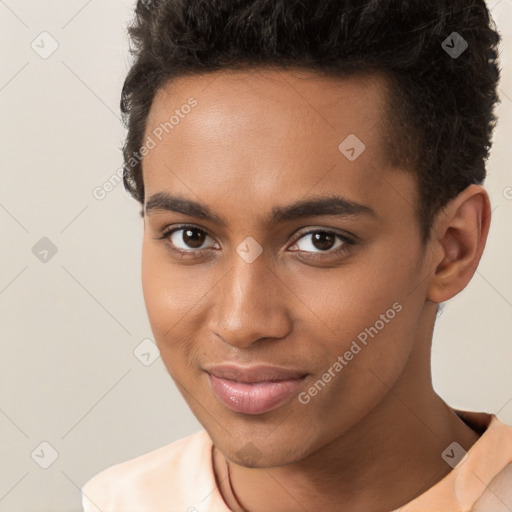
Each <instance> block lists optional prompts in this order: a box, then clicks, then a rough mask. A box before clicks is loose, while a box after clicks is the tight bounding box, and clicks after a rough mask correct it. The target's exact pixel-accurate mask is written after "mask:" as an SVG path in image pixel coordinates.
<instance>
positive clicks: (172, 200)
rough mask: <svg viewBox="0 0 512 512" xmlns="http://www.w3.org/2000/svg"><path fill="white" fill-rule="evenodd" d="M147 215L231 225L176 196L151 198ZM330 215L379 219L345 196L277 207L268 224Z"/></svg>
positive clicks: (209, 211)
mask: <svg viewBox="0 0 512 512" xmlns="http://www.w3.org/2000/svg"><path fill="white" fill-rule="evenodd" d="M144 211H145V212H146V213H150V212H153V211H172V212H177V213H182V214H183V215H188V216H189V217H195V218H198V219H206V220H209V221H211V222H213V223H216V224H219V225H221V226H226V225H227V222H226V220H225V219H224V218H222V217H221V216H220V215H218V214H217V213H216V212H214V211H213V210H211V209H210V208H209V207H208V206H206V205H204V204H201V203H198V202H197V201H193V200H191V199H186V198H183V197H180V196H173V195H171V194H168V193H166V192H158V193H156V194H153V195H152V196H151V197H149V199H148V200H147V202H146V204H145V208H144ZM327 215H333V216H339V217H353V216H359V215H366V216H372V217H376V214H375V211H374V210H373V209H372V208H370V207H369V206H366V205H363V204H360V203H356V202H354V201H351V200H349V199H346V198H344V197H341V196H336V195H333V196H325V197H317V198H313V199H307V200H301V201H296V202H295V203H292V204H289V205H285V206H274V207H273V208H272V211H271V213H270V214H269V216H268V217H267V223H268V224H278V223H283V222H288V221H291V220H295V219H301V218H304V217H316V216H327Z"/></svg>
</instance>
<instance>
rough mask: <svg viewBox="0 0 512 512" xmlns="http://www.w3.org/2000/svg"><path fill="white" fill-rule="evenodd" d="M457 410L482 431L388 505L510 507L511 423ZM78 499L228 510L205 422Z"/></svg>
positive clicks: (152, 511)
mask: <svg viewBox="0 0 512 512" xmlns="http://www.w3.org/2000/svg"><path fill="white" fill-rule="evenodd" d="M458 412H459V413H460V414H461V415H463V416H464V418H465V419H466V420H467V421H468V422H469V423H470V424H471V425H474V427H475V429H476V430H481V429H485V432H484V433H483V434H482V435H481V437H480V438H479V440H478V441H477V442H476V443H475V444H474V445H473V446H472V447H471V449H470V450H469V452H467V455H466V456H465V457H464V458H462V460H460V462H458V464H457V465H455V467H454V469H452V470H451V471H450V473H449V474H448V475H446V476H445V477H444V478H443V479H442V480H441V481H439V482H438V483H437V484H435V485H434V486H433V487H431V488H430V489H428V490H427V491H426V492H424V493H423V494H421V495H420V496H418V497H417V498H415V499H414V500H412V501H410V502H409V503H407V504H405V505H403V506H402V507H401V508H399V509H396V510H395V511H391V512H511V511H512V427H510V426H508V425H506V424H504V423H502V422H501V421H500V420H498V418H497V417H496V416H495V415H494V414H487V413H476V412H466V411H458ZM450 455H451V451H450V450H448V452H447V453H446V454H445V457H446V456H448V457H449V456H450ZM440 456H441V454H440ZM445 460H448V459H445ZM82 502H83V509H84V512H230V509H229V508H228V507H227V506H226V504H225V502H224V500H223V499H222V496H221V495H220V493H219V490H218V488H217V485H216V483H215V476H214V473H213V466H212V441H211V439H210V437H209V435H208V433H207V432H206V431H204V430H203V431H201V432H198V433H196V434H193V435H191V436H189V437H186V438H184V439H180V440H178V441H175V442H173V443H171V444H168V445H166V446H163V447H161V448H158V449H156V450H153V451H151V452H149V453H146V454H144V455H141V456H139V457H136V458H133V459H130V460H128V461H125V462H121V463H119V464H116V465H114V466H110V467H109V468H107V469H105V470H103V471H102V472H100V473H98V474H96V475H95V476H94V477H93V478H91V479H90V480H89V481H88V482H87V483H86V484H85V485H84V487H83V488H82ZM267 512H271V511H267Z"/></svg>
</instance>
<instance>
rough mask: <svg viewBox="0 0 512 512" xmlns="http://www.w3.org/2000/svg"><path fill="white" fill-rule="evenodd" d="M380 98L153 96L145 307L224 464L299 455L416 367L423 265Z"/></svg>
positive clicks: (306, 84) (249, 75)
mask: <svg viewBox="0 0 512 512" xmlns="http://www.w3.org/2000/svg"><path fill="white" fill-rule="evenodd" d="M385 94H386V88H385V82H384V79H383V78H382V77H378V76H369V77H362V76H358V77H352V78H348V79H347V78H343V79H334V78H326V77H320V76H318V75H315V74H313V73H306V72H303V71H290V70H287V71H284V70H279V71H276V70H271V69H266V70H258V71H256V70H251V71H247V72H242V71H237V72H235V71H229V72H228V71H223V72H221V73H216V74H204V75H199V76H195V77H183V78H180V79H178V80H176V81H174V82H172V83H169V84H167V85H166V86H165V87H164V88H162V89H161V90H160V91H159V92H158V94H157V95H156V96H155V98H154V102H153V105H152V108H151V112H150V115H149V118H148V122H147V128H146V141H147V147H148V148H150V149H149V151H147V152H146V155H145V157H144V161H143V178H144V186H145V206H146V212H145V218H144V241H143V254H142V280H143V292H144V298H145V303H146V307H147V311H148V315H149V320H150V323H151V327H152V330H153V334H154V337H155V340H156V343H157V345H158V347H159V349H160V351H161V357H162V360H163V362H164V364H165V366H166V368H167V370H168V371H169V374H170V375H171V376H172V378H173V379H174V381H175V382H176V384H177V386H178V388H179V389H180V391H181V392H182V394H183V396H184V398H185V399H186V401H187V403H188V404H189V406H190V408H191V410H192V411H193V413H194V414H195V416H196V417H197V418H198V420H199V421H200V422H201V424H202V425H203V426H204V428H205V429H206V430H207V431H208V432H209V434H210V436H211V437H212V439H213V441H214V444H215V445H216V446H217V447H218V449H219V450H221V451H222V452H223V453H224V455H225V456H226V457H227V458H229V459H230V460H232V461H233V462H236V463H239V464H242V465H243V464H245V465H251V466H259V467H266V466H276V465H283V464H288V463H291V462H294V461H299V460H302V459H304V458H305V457H307V456H308V455H310V454H312V453H314V452H315V451H317V450H319V449H321V448H322V447H323V446H326V445H327V444H328V443H331V442H332V441H333V440H335V439H337V438H339V437H340V436H343V434H344V433H346V432H347V431H348V430H349V429H351V428H352V427H355V426H357V424H358V423H359V422H360V421H361V420H362V418H364V417H365V416H366V415H367V414H368V413H369V412H370V411H372V410H373V409H374V408H375V407H376V406H377V404H379V403H380V402H381V401H382V400H383V398H384V397H385V395H386V393H388V392H389V389H390V388H392V386H393V384H394V383H395V382H396V381H397V379H398V378H399V376H400V375H401V374H402V373H403V372H404V369H405V368H406V367H407V365H408V364H409V360H410V353H411V350H412V348H413V346H414V344H415V341H416V339H417V334H418V330H419V329H420V324H421V322H422V311H423V308H424V304H425V296H426V290H425V286H423V285H422V284H421V281H420V278H419V276H421V275H424V272H425V266H426V265H427V263H426V261H425V257H424V251H425V249H424V248H423V247H422V246H421V243H420V230H419V225H418V223H417V220H416V216H415V208H414V205H415V204H417V202H418V195H417V191H416V185H415V179H414V175H413V174H412V173H410V172H404V171H406V170H404V169H396V168H391V167H389V164H388V163H387V161H386V157H385V147H384V143H383V141H382V133H383V132H382V130H383V129H384V125H383V124H382V123H381V121H382V119H383V115H384V99H385ZM172 116H173V117H172ZM170 119H172V120H171V121H170ZM166 123H167V124H166ZM354 136H355V137H354ZM356 137H357V138H356ZM150 139H151V142H150ZM363 144H364V146H363ZM267 367H269V368H267ZM276 367H277V369H276ZM215 374H217V375H215ZM244 381H245V382H244ZM257 381H265V382H259V383H257ZM383 382H385V383H386V386H383V384H382V383H383ZM249 442H250V443H249ZM255 447H256V448H255ZM251 449H252V453H250V452H251Z"/></svg>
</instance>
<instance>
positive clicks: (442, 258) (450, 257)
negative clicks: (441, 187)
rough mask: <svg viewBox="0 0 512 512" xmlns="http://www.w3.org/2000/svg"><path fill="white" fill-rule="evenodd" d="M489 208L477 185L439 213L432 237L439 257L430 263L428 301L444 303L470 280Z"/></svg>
mask: <svg viewBox="0 0 512 512" xmlns="http://www.w3.org/2000/svg"><path fill="white" fill-rule="evenodd" d="M490 216H491V209H490V203H489V196H488V195H487V192H486V191H485V189H484V188H483V187H482V186H480V185H470V186H469V187H468V188H466V189H465V190H464V191H462V192H461V193H460V194H459V195H458V196H457V197H456V198H455V199H453V200H452V201H451V202H450V203H449V204H448V205H447V206H446V208H444V209H443V211H442V212H441V213H440V214H439V217H438V219H437V222H436V225H435V228H434V230H433V235H432V236H433V237H435V244H436V246H437V248H438V249H439V251H436V252H438V254H439V257H438V259H437V261H434V262H433V265H434V266H433V269H432V271H433V274H432V279H431V282H430V287H429V290H428V299H429V300H431V301H433V302H437V303H439V302H444V301H446V300H448V299H450V298H452V297H453V296H455V295H457V294H458V293H459V292H461V291H462V290H463V289H464V288H465V287H466V286H467V284H468V283H469V281H470V280H471V278H472V277H473V275H474V273H475V271H476V269H477V267H478V263H479V262H480V258H481V257H482V253H483V250H484V247H485V242H486V240H487V234H488V232H489V224H490Z"/></svg>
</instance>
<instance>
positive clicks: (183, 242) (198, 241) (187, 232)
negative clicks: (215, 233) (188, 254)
mask: <svg viewBox="0 0 512 512" xmlns="http://www.w3.org/2000/svg"><path fill="white" fill-rule="evenodd" d="M167 236H168V238H169V241H170V242H171V244H172V245H173V246H175V247H176V248H177V249H179V250H182V251H189V250H192V249H204V247H202V245H203V244H204V243H205V241H206V240H207V239H208V238H211V237H210V236H209V235H208V234H207V233H205V232H204V231H203V230H202V229H199V228H194V227H192V226H189V227H184V228H176V229H173V230H172V231H171V233H169V234H168V235H167Z"/></svg>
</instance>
